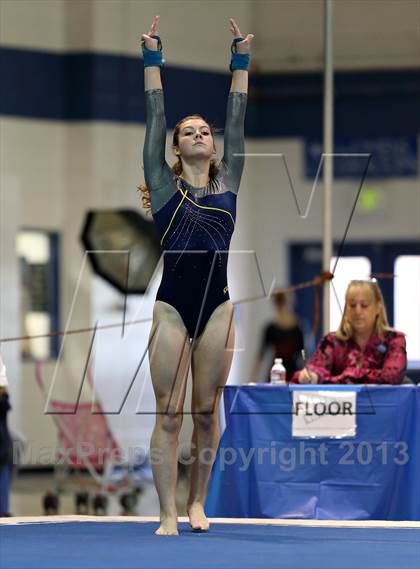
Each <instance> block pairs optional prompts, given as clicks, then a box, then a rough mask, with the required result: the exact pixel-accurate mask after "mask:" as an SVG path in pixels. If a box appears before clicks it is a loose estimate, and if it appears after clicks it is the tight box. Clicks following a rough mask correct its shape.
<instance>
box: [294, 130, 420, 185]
mask: <svg viewBox="0 0 420 569" xmlns="http://www.w3.org/2000/svg"><path fill="white" fill-rule="evenodd" d="M321 155H322V143H321V141H320V140H306V141H305V176H306V178H308V179H310V180H313V179H314V178H315V176H316V175H317V172H318V170H319V168H320V160H321ZM321 166H322V165H321ZM366 167H367V168H368V169H367V177H368V178H409V177H417V174H418V158H417V139H416V138H415V137H407V136H398V137H389V138H386V137H381V138H375V139H367V138H363V139H362V138H360V139H358V138H343V139H339V140H337V141H335V146H334V177H335V178H349V179H355V178H358V179H362V177H363V174H364V172H365V170H366ZM319 174H320V175H322V169H321V171H320V172H319Z"/></svg>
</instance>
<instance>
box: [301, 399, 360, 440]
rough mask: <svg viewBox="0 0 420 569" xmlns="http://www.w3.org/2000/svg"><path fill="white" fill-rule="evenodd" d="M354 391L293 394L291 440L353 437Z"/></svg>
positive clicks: (354, 416) (354, 419) (354, 426)
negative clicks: (292, 438) (293, 438)
mask: <svg viewBox="0 0 420 569" xmlns="http://www.w3.org/2000/svg"><path fill="white" fill-rule="evenodd" d="M356 396H357V393H356V392H355V391H341V390H340V391H322V390H319V391H303V390H302V391H299V390H293V410H292V417H293V419H292V436H293V437H329V438H343V437H354V436H356Z"/></svg>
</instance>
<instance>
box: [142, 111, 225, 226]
mask: <svg viewBox="0 0 420 569" xmlns="http://www.w3.org/2000/svg"><path fill="white" fill-rule="evenodd" d="M190 119H200V120H202V121H204V122H205V123H206V124H207V125H208V127H209V129H210V132H211V135H212V137H213V140H214V135H215V133H216V129H215V128H214V127H213V126H212V125H210V124H209V123H208V122H207V121H206V119H204V118H203V117H202V116H201V115H190V116H188V117H184V118H183V119H181V120H180V121H179V123H178V124H177V125H176V126H175V130H174V134H173V137H172V148H178V142H179V132H180V130H181V126H182V124H183V123H184V122H185V121H187V120H190ZM172 170H173V172H174V174H175V175H176V176H181V174H182V162H181V158H180V157H179V156H178V160H177V161H176V162H175V164H174V165H173V166H172ZM218 171H219V166H218V165H217V164H216V162H215V161H214V160H211V161H210V170H209V178H210V180H212V179H213V178H215V177H216V174H217V173H218ZM137 190H138V191H139V192H140V197H141V201H142V205H143V208H144V209H145V210H146V213H147V215H151V214H152V207H151V203H150V193H149V189H148V187H147V186H146V184H140V186H138V188H137Z"/></svg>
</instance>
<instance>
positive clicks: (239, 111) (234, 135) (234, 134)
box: [222, 93, 247, 194]
mask: <svg viewBox="0 0 420 569" xmlns="http://www.w3.org/2000/svg"><path fill="white" fill-rule="evenodd" d="M246 101H247V95H246V93H230V94H229V98H228V104H227V111H226V124H225V137H224V146H225V148H224V154H223V159H222V167H223V168H224V170H225V172H224V175H223V177H224V182H225V185H226V187H227V188H228V189H229V190H230V191H232V192H234V193H235V194H236V193H237V192H238V190H239V183H240V181H241V176H242V170H243V168H244V163H245V158H244V156H235V154H244V152H245V142H244V122H245V112H246Z"/></svg>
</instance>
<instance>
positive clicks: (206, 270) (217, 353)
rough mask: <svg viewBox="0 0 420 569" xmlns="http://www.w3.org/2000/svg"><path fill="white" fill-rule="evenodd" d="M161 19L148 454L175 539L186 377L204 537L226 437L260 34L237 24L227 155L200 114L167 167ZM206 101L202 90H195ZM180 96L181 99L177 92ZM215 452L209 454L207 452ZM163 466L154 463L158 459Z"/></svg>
mask: <svg viewBox="0 0 420 569" xmlns="http://www.w3.org/2000/svg"><path fill="white" fill-rule="evenodd" d="M158 23H159V16H156V17H155V18H154V19H153V22H152V25H151V28H150V31H149V33H148V34H143V35H142V49H143V58H144V66H145V69H144V85H145V97H146V115H147V120H146V139H145V143H144V151H143V160H144V174H145V181H146V186H141V187H140V190H141V192H142V199H143V205H145V206H146V207H147V206H148V207H149V208H150V209H151V213H152V215H153V219H154V222H155V223H156V225H157V227H158V229H159V232H160V235H161V245H162V249H163V252H164V262H163V276H162V282H161V284H160V288H159V290H158V293H157V296H156V302H155V305H154V309H153V324H152V330H151V334H150V340H149V361H150V371H151V376H152V383H153V389H154V393H155V397H156V423H155V427H154V431H153V435H152V438H151V445H150V452H151V458H152V468H153V477H154V481H155V485H156V489H157V493H158V496H159V503H160V527H159V528H158V529H157V531H156V534H157V535H178V530H177V510H176V503H175V493H176V483H177V443H178V435H179V431H180V428H181V425H182V418H183V406H184V399H185V393H186V380H187V375H188V371H189V368H190V366H191V371H192V377H193V388H192V417H193V425H194V428H193V434H192V441H191V455H192V467H191V479H190V492H189V497H188V502H187V511H188V516H189V520H190V524H191V527H192V529H193V530H196V531H207V530H208V528H209V522H208V520H207V518H206V516H205V513H204V503H205V499H206V494H207V486H208V481H209V477H210V472H211V467H212V460H213V459H214V454H215V451H216V448H217V444H218V440H219V427H218V415H217V412H218V411H217V408H218V403H219V399H220V394H221V389H222V388H223V386H224V385H225V383H226V380H227V377H228V373H229V370H230V365H231V361H232V354H233V347H234V338H235V336H234V327H233V322H232V319H233V318H232V317H233V307H232V303H231V301H230V300H229V289H228V285H227V261H228V250H229V244H230V240H231V237H232V233H233V230H234V226H235V214H236V196H237V193H238V189H239V183H240V179H241V175H242V170H243V166H244V157H243V154H244V119H245V110H246V100H247V90H248V64H249V58H250V55H249V52H250V45H251V42H252V39H253V35H252V34H249V35H247V36H246V37H245V38H243V36H242V35H241V32H240V30H239V27H238V26H237V24H236V22H235V21H234V20H233V19H231V20H230V31H231V32H232V34H233V36H234V38H233V42H232V48H231V51H232V61H231V67H230V68H231V71H232V83H231V88H230V93H229V97H228V104H227V113H226V124H225V132H224V154H223V158H222V160H221V162H220V163H219V164H216V163H215V161H214V156H215V154H216V148H215V143H214V130H213V128H212V127H211V126H210V125H209V124H208V123H207V122H206V121H205V120H204V119H203V118H202V117H201V116H199V115H191V116H187V117H185V118H183V119H182V120H181V121H180V122H179V123H178V124H177V125H176V127H175V131H174V134H173V144H172V152H173V154H174V155H175V156H176V157H177V162H176V163H175V165H174V166H173V167H172V168H170V167H169V165H168V164H167V163H166V161H165V136H166V122H165V113H164V101H163V91H162V83H161V77H160V67H161V66H162V44H161V41H160V38H159V36H157V28H158ZM195 88H196V91H197V96H199V85H196V86H195ZM180 96H182V93H181V94H180ZM204 449H206V452H208V451H210V460H209V457H208V456H206V455H204V456H203V453H200V451H204ZM157 456H158V457H159V460H153V458H154V457H157Z"/></svg>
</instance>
